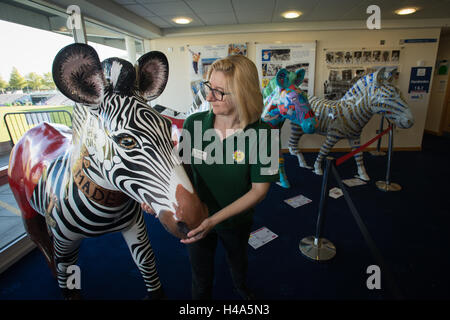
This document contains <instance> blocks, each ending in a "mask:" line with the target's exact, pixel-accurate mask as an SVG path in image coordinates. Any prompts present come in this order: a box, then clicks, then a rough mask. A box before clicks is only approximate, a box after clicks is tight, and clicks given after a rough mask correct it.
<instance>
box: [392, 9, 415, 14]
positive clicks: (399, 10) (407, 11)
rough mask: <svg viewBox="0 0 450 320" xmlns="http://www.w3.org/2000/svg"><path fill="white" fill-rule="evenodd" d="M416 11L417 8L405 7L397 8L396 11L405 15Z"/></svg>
mask: <svg viewBox="0 0 450 320" xmlns="http://www.w3.org/2000/svg"><path fill="white" fill-rule="evenodd" d="M416 11H417V9H416V8H403V9H398V10H395V13H396V14H399V15H401V16H403V15H405V14H411V13H414V12H416Z"/></svg>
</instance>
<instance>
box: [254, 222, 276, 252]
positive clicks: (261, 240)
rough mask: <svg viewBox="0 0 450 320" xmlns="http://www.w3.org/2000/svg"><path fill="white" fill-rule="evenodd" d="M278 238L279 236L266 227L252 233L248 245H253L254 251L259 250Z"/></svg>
mask: <svg viewBox="0 0 450 320" xmlns="http://www.w3.org/2000/svg"><path fill="white" fill-rule="evenodd" d="M277 237H278V235H276V234H275V233H273V232H272V231H270V230H269V229H267V228H266V227H262V228H260V229H258V230H256V231H253V232H252V233H250V237H249V238H248V244H249V245H251V246H252V247H253V249H258V248H259V247H261V246H263V245H265V244H266V243H267V242H269V241H272V240H273V239H275V238H277Z"/></svg>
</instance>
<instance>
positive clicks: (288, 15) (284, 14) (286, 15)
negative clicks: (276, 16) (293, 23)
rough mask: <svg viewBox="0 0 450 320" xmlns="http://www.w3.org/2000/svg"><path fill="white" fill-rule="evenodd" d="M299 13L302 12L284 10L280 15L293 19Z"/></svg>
mask: <svg viewBox="0 0 450 320" xmlns="http://www.w3.org/2000/svg"><path fill="white" fill-rule="evenodd" d="M301 15H302V13H301V12H300V11H295V10H291V11H286V12H283V13H282V14H281V16H282V17H283V18H286V19H295V18H298V17H300V16H301Z"/></svg>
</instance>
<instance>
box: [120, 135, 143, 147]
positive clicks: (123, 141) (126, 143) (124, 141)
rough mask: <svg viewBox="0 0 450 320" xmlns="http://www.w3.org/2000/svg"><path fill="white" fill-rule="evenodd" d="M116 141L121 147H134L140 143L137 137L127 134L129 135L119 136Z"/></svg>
mask: <svg viewBox="0 0 450 320" xmlns="http://www.w3.org/2000/svg"><path fill="white" fill-rule="evenodd" d="M116 141H117V143H118V144H119V145H120V146H121V147H123V148H125V149H133V148H135V147H136V146H137V145H138V143H137V141H136V139H135V138H133V137H132V136H127V135H120V136H118V137H117V139H116Z"/></svg>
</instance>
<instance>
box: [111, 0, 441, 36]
mask: <svg viewBox="0 0 450 320" xmlns="http://www.w3.org/2000/svg"><path fill="white" fill-rule="evenodd" d="M114 1H115V2H116V3H117V4H119V5H121V6H123V7H124V8H126V9H127V10H129V11H131V12H133V13H135V14H136V15H139V16H141V17H143V18H144V19H146V20H147V21H149V22H151V23H152V24H155V25H156V26H158V27H159V28H161V29H163V30H164V29H168V28H189V27H210V26H218V25H236V24H238V25H239V24H242V25H246V24H255V23H258V24H261V23H281V22H288V21H290V20H287V19H284V18H283V17H281V13H282V12H284V11H287V10H293V9H295V10H299V11H301V12H302V13H303V14H302V15H301V16H300V17H299V18H297V19H293V20H291V22H300V21H305V22H306V21H307V22H312V21H339V20H366V19H367V18H368V17H369V14H367V13H366V10H367V7H368V6H369V5H373V4H376V5H378V6H379V7H380V9H381V17H382V19H388V20H389V19H402V18H403V19H430V18H450V1H448V0H416V1H411V0H407V1H404V0H394V1H393V0H178V1H174V0H114ZM406 6H414V7H418V8H420V10H419V11H418V12H416V13H415V14H412V15H409V16H404V17H400V16H398V15H396V14H395V13H394V11H395V10H396V9H399V8H402V7H406ZM177 16H185V17H190V18H192V22H191V23H190V24H188V25H177V24H175V23H174V22H173V21H172V18H174V17H177Z"/></svg>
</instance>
